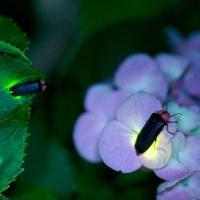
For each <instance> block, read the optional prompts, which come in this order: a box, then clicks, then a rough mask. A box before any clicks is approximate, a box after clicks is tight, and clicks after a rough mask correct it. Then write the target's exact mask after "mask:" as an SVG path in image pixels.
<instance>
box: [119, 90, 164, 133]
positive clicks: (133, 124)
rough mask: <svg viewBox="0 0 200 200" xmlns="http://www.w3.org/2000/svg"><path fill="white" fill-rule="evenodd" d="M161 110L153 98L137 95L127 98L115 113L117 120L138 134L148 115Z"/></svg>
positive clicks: (158, 102) (158, 103)
mask: <svg viewBox="0 0 200 200" xmlns="http://www.w3.org/2000/svg"><path fill="white" fill-rule="evenodd" d="M159 110H162V106H161V103H160V101H159V100H158V99H156V98H155V97H154V96H152V95H149V94H145V93H139V94H134V95H132V96H130V97H128V98H127V99H126V100H125V101H124V102H123V103H122V104H121V105H120V107H119V109H118V111H117V119H118V120H119V121H120V122H122V123H123V124H124V125H126V126H127V127H129V128H130V129H132V130H135V131H136V132H138V133H139V132H140V130H141V129H142V127H143V126H144V124H145V123H146V121H147V120H148V119H149V117H150V115H151V114H152V113H154V112H157V111H159Z"/></svg>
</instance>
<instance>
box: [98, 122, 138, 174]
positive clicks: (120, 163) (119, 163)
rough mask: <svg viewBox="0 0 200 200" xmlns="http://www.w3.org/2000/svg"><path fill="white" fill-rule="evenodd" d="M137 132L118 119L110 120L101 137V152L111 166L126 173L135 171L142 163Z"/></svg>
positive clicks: (103, 158)
mask: <svg viewBox="0 0 200 200" xmlns="http://www.w3.org/2000/svg"><path fill="white" fill-rule="evenodd" d="M135 139H136V134H135V133H134V132H132V131H131V130H130V129H128V128H127V127H125V126H124V125H123V124H121V123H119V122H118V121H112V122H110V123H109V124H108V125H107V126H106V127H105V128H104V130H103V132H102V134H101V136H100V139H99V153H100V156H101V158H102V160H103V161H104V162H105V164H106V165H108V166H109V167H110V168H112V169H114V170H116V171H122V172H124V173H128V172H133V171H135V170H136V169H138V168H139V167H140V166H141V164H140V162H139V160H138V158H137V156H136V153H135V148H134V145H133V143H134V140H135Z"/></svg>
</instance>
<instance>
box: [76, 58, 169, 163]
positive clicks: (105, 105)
mask: <svg viewBox="0 0 200 200" xmlns="http://www.w3.org/2000/svg"><path fill="white" fill-rule="evenodd" d="M128 77H130V78H128ZM142 82H145V85H144V84H143V86H142V87H141V86H140V84H141V83H142ZM113 85H114V87H115V88H114V87H113V86H112V85H111V84H103V83H102V84H96V85H94V86H92V87H91V88H89V89H88V91H87V92H86V97H85V102H84V106H85V109H86V112H85V113H84V114H82V115H81V116H80V117H79V118H78V120H77V122H76V125H75V128H74V134H73V140H74V144H75V147H76V149H77V151H78V152H79V154H80V155H81V156H82V157H83V158H85V159H86V160H88V161H90V162H94V163H95V162H99V161H101V158H100V156H99V153H98V145H97V144H98V138H99V135H100V134H101V131H102V129H103V128H104V126H105V125H106V124H107V123H108V122H109V121H110V120H112V119H114V118H115V112H116V109H117V108H118V106H119V104H121V102H122V101H123V100H124V99H125V98H126V97H128V96H129V95H131V94H132V93H134V92H141V91H143V92H149V93H151V94H154V95H155V96H157V97H160V99H162V100H163V101H164V99H165V98H166V94H167V90H168V84H167V80H166V79H165V78H164V75H163V74H162V72H161V71H160V69H159V68H158V67H157V63H156V62H155V61H154V60H153V58H151V57H150V56H148V55H147V54H136V55H133V56H130V57H128V58H127V59H125V61H124V62H122V64H121V65H120V66H119V69H118V70H117V72H116V74H115V78H114V83H113ZM155 86H156V87H155ZM152 88H153V89H152ZM91 124H92V126H91ZM86 146H87V148H86Z"/></svg>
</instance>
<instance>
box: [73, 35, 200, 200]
mask: <svg viewBox="0 0 200 200" xmlns="http://www.w3.org/2000/svg"><path fill="white" fill-rule="evenodd" d="M170 41H171V45H172V46H173V48H174V52H175V53H174V54H172V53H170V54H167V53H161V54H158V55H156V56H155V57H150V56H149V55H147V54H144V53H138V54H134V55H131V56H129V57H128V58H126V59H125V60H124V61H123V62H122V63H121V65H120V66H119V68H118V69H117V71H116V73H115V74H114V78H113V80H112V82H110V83H99V84H96V85H94V86H92V87H91V88H89V89H88V91H87V93H86V97H85V102H84V106H85V110H86V111H85V113H83V114H82V115H81V116H80V117H79V118H78V120H77V122H76V124H75V128H74V133H73V139H74V144H75V147H76V149H77V151H78V152H79V154H80V155H81V156H82V157H83V158H84V159H86V160H88V161H89V162H93V163H97V162H101V161H103V162H104V163H105V164H106V165H107V166H108V167H110V168H112V169H113V170H116V171H121V172H123V173H129V172H133V171H135V170H137V169H139V168H140V167H141V166H144V167H146V168H149V169H152V170H153V171H154V173H155V174H156V175H157V176H158V177H160V178H162V179H163V180H165V181H166V182H164V183H163V184H161V185H160V186H159V187H158V196H157V199H159V200H162V199H188V200H189V199H199V198H200V192H199V189H198V188H199V187H200V107H199V96H200V87H199V84H200V79H199V77H198V75H199V72H200V34H195V35H194V34H193V35H192V36H190V37H189V38H188V39H186V40H184V39H183V38H181V37H180V36H179V34H177V33H176V32H171V33H170ZM161 110H167V112H169V114H170V115H171V117H170V119H169V122H166V123H167V125H165V126H164V127H163V128H162V130H161V132H160V133H159V134H158V136H157V137H156V138H155V140H154V141H153V143H152V144H151V145H150V147H149V148H148V149H147V150H146V151H145V152H144V153H142V154H137V153H136V149H135V143H136V141H137V138H138V135H139V134H140V132H141V130H142V128H143V127H144V125H145V124H146V122H147V121H148V119H149V117H150V116H151V114H152V113H158V112H159V111H161ZM177 113H181V114H180V115H176V116H175V115H174V114H177ZM172 115H174V116H172ZM174 122H176V123H174ZM150 131H151V130H149V132H150ZM148 134H149V133H148V131H147V133H146V137H149V136H148ZM183 191H184V192H183ZM183 197H184V198H183Z"/></svg>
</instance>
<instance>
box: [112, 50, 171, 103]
mask: <svg viewBox="0 0 200 200" xmlns="http://www.w3.org/2000/svg"><path fill="white" fill-rule="evenodd" d="M114 82H115V84H116V85H117V86H118V87H119V88H120V89H123V90H127V91H131V92H148V93H151V94H153V95H155V96H157V97H159V98H160V99H162V100H163V99H165V97H166V94H167V87H168V85H167V81H166V79H165V78H164V76H163V74H162V73H161V71H160V70H159V68H158V66H157V64H156V63H155V61H154V60H153V59H152V58H151V57H150V56H148V55H147V54H135V55H132V56H129V57H128V58H126V59H125V61H124V62H123V63H122V64H121V65H120V67H119V69H118V70H117V72H116V74H115V77H114Z"/></svg>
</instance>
